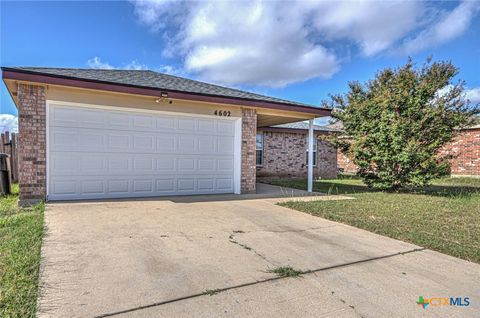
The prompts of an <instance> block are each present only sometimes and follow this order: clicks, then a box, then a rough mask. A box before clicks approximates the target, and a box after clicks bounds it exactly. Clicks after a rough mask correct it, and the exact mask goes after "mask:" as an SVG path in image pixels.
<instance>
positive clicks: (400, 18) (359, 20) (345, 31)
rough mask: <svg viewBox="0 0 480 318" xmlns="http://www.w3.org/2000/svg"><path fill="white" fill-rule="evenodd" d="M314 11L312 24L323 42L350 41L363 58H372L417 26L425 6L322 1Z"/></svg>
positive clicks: (380, 2)
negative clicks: (322, 37) (358, 49)
mask: <svg viewBox="0 0 480 318" xmlns="http://www.w3.org/2000/svg"><path fill="white" fill-rule="evenodd" d="M313 12H314V18H313V24H314V26H315V28H316V29H317V30H318V32H320V34H322V35H323V36H325V37H326V39H328V40H332V41H334V40H342V39H349V40H351V41H353V42H354V43H356V44H357V45H358V47H359V48H360V50H361V52H362V54H363V55H365V56H372V55H375V54H378V53H380V52H382V51H384V50H386V49H388V48H389V47H391V46H392V45H393V44H394V43H395V42H396V41H397V40H399V39H401V38H403V37H404V36H405V35H406V34H407V33H408V32H410V31H412V30H413V29H415V28H416V27H418V26H419V25H420V24H421V23H420V18H421V17H422V16H423V14H424V12H425V6H424V4H423V3H422V2H414V1H338V2H335V1H331V2H327V1H323V2H322V1H321V2H318V3H315V5H314V8H313Z"/></svg>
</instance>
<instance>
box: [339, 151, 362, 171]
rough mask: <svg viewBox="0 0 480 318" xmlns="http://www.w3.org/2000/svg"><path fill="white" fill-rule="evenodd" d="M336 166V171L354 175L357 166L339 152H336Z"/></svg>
mask: <svg viewBox="0 0 480 318" xmlns="http://www.w3.org/2000/svg"><path fill="white" fill-rule="evenodd" d="M337 165H338V170H339V171H341V172H344V173H356V172H357V166H356V165H355V164H354V163H353V162H352V160H351V159H349V158H348V157H347V156H345V155H344V154H343V152H341V151H340V150H338V151H337Z"/></svg>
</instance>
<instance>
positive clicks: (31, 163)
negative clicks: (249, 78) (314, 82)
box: [2, 67, 330, 204]
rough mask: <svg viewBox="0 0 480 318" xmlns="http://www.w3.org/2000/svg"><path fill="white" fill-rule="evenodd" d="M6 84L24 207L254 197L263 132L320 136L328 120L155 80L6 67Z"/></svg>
mask: <svg viewBox="0 0 480 318" xmlns="http://www.w3.org/2000/svg"><path fill="white" fill-rule="evenodd" d="M2 78H3V81H4V83H5V85H6V87H7V89H8V91H9V93H10V96H11V97H12V99H13V101H14V102H15V105H16V106H17V108H18V113H19V147H18V160H19V162H18V164H19V185H20V204H31V203H34V202H38V201H41V200H77V199H98V198H123V197H145V196H162V195H191V194H218V193H245V192H252V191H255V183H256V175H257V165H256V154H257V149H256V137H257V131H258V129H261V128H263V127H269V126H274V125H279V124H286V123H292V122H298V121H304V120H308V121H309V122H310V125H309V132H313V119H314V118H317V117H322V116H329V115H330V110H329V109H324V108H320V107H314V106H310V105H305V104H302V103H297V102H292V101H286V100H282V99H277V98H273V97H268V96H263V95H259V94H253V93H249V92H245V91H240V90H236V89H230V88H227V87H221V86H217V85H211V84H207V83H203V82H199V81H193V80H190V79H185V78H180V77H175V76H170V75H166V74H161V73H157V72H152V71H143V70H142V71H133V70H98V69H66V68H22V67H2ZM267 134H268V132H266V133H265V135H267ZM268 136H270V135H268ZM309 136H313V134H312V133H310V134H309ZM268 138H270V137H267V140H269V139H268ZM302 138H303V137H302ZM269 144H270V143H269ZM316 145H317V151H318V153H319V154H320V153H321V152H322V151H323V150H321V149H323V147H322V146H320V144H318V143H317V144H316ZM267 149H268V147H267ZM312 152H313V142H312ZM302 154H303V152H302ZM287 155H288V154H287ZM294 155H297V154H295V153H294ZM318 159H319V158H318V157H317V158H316V160H318ZM268 161H269V162H270V160H268ZM318 161H319V162H320V160H318ZM267 167H270V165H266V166H265V169H267ZM260 170H261V169H260ZM317 170H318V166H317ZM308 171H311V173H310V174H309V177H310V178H309V180H311V179H312V173H313V165H310V169H308ZM261 172H262V171H259V173H261ZM302 173H303V172H302ZM309 185H310V187H309V189H310V190H311V182H309Z"/></svg>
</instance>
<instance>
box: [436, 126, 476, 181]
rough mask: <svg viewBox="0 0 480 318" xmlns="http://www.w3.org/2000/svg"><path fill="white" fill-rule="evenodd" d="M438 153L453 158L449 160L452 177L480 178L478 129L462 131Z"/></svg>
mask: <svg viewBox="0 0 480 318" xmlns="http://www.w3.org/2000/svg"><path fill="white" fill-rule="evenodd" d="M440 153H441V154H442V155H453V156H455V158H453V159H451V160H450V165H451V174H452V175H460V176H480V128H475V129H465V130H462V132H461V133H460V134H459V135H458V136H457V137H455V138H454V140H453V141H452V142H451V143H449V144H448V145H446V146H445V147H444V148H443V149H442V151H441V152H440Z"/></svg>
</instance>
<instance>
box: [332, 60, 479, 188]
mask: <svg viewBox="0 0 480 318" xmlns="http://www.w3.org/2000/svg"><path fill="white" fill-rule="evenodd" d="M457 74H458V68H456V67H455V66H454V65H453V64H452V63H451V62H434V63H432V62H431V60H430V59H429V60H428V61H427V62H426V63H425V64H424V65H423V66H422V67H421V68H418V67H416V66H415V64H414V63H413V62H412V60H411V59H410V60H409V61H408V62H407V64H406V65H404V66H402V67H399V68H397V69H390V68H387V69H384V70H382V71H381V72H379V73H378V74H377V75H376V76H375V78H374V79H372V80H370V81H368V82H367V83H363V84H362V83H359V82H351V83H349V88H350V89H349V92H348V93H347V94H345V95H336V96H332V97H331V101H329V102H324V106H329V107H333V108H334V111H333V113H332V116H333V117H334V118H335V119H336V120H340V121H342V122H343V125H344V130H345V132H346V135H347V137H346V138H336V140H334V142H335V143H336V144H337V146H339V147H340V149H341V150H342V151H343V152H344V153H345V154H346V155H347V156H348V157H350V158H351V159H352V160H353V162H354V163H355V164H356V165H357V166H358V168H359V170H358V175H359V176H360V177H361V178H362V179H363V181H364V182H365V183H366V184H367V185H368V186H370V187H374V188H379V189H388V190H395V189H398V188H401V187H404V186H406V185H415V186H423V185H426V184H428V183H429V182H430V181H431V180H432V179H433V178H435V177H438V176H441V175H445V174H447V173H448V171H449V165H448V161H447V159H448V157H447V156H443V157H442V156H440V155H439V150H440V148H441V147H442V146H443V145H445V144H446V143H447V142H449V141H450V140H451V139H452V138H453V137H455V135H456V134H458V131H459V129H461V128H465V127H467V126H469V125H471V124H472V122H473V121H474V116H475V115H476V114H478V113H479V111H480V108H479V105H470V104H469V101H467V100H466V99H465V94H464V82H462V81H459V82H458V83H456V84H452V80H453V78H454V77H455V76H456V75H457Z"/></svg>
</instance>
